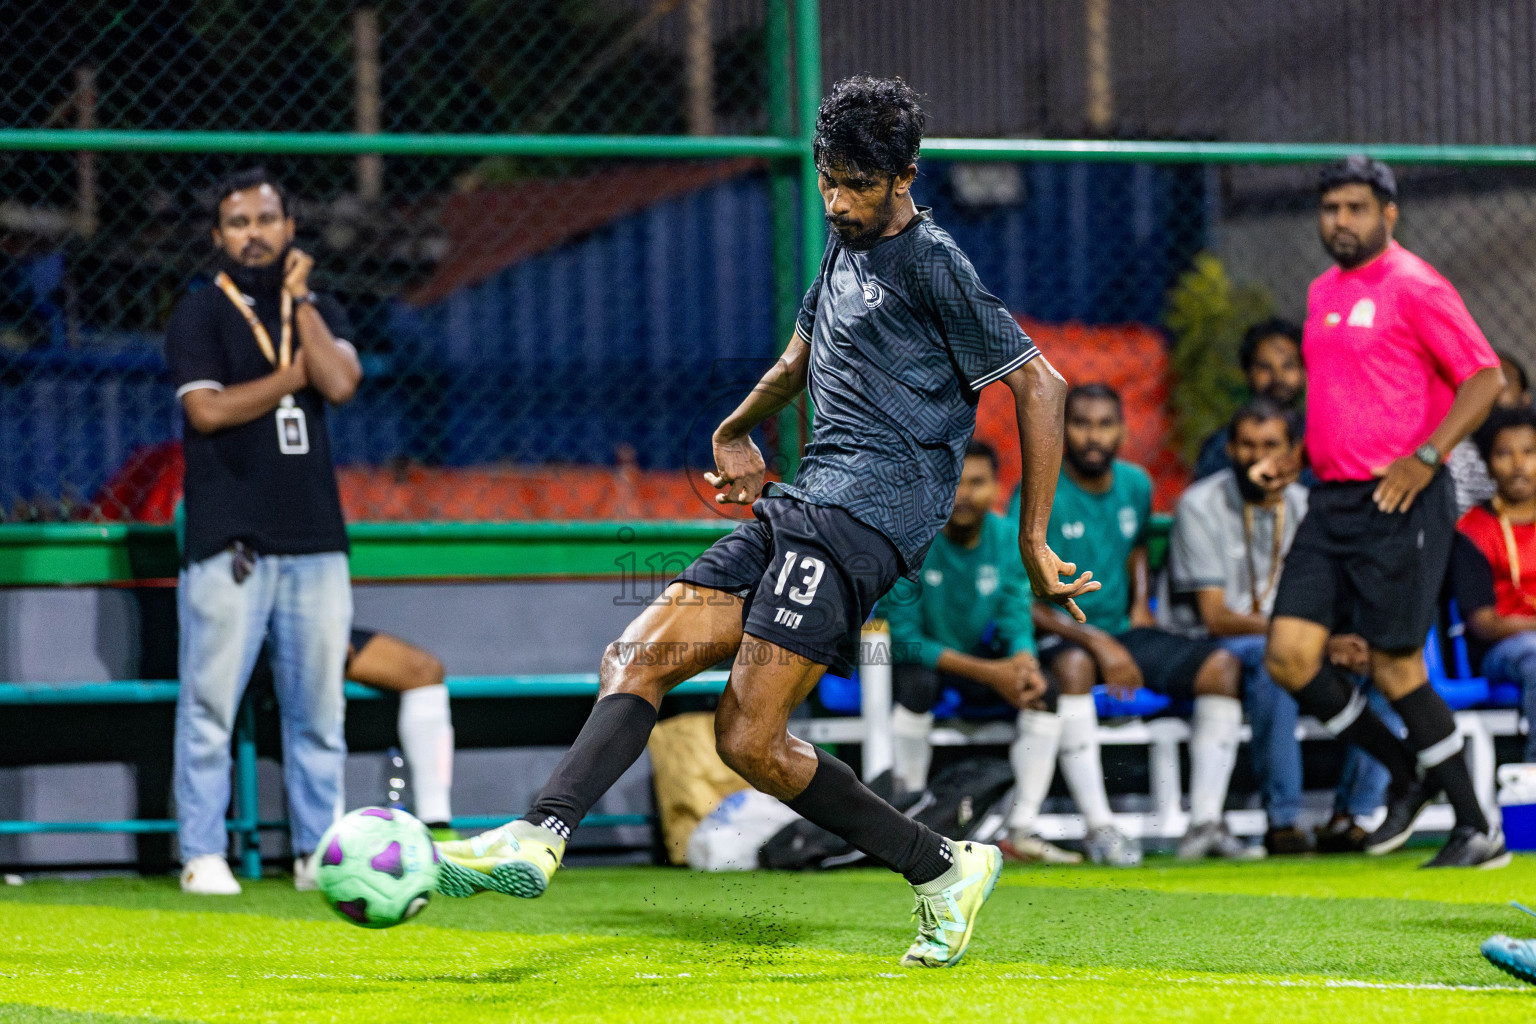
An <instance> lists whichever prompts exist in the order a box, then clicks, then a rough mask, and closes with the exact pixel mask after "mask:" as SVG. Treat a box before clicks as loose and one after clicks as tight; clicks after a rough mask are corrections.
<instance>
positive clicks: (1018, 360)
mask: <svg viewBox="0 0 1536 1024" xmlns="http://www.w3.org/2000/svg"><path fill="white" fill-rule="evenodd" d="M1039 354H1040V350H1039V349H1038V348H1036V347H1035V346H1034V345H1031V346H1029V348H1027V349H1025V350H1024V351H1023V352H1020V353H1019V354H1018V355H1017V356H1015V357H1013V358H1012V359H1010V360H1008V362H1006V363H1004V364H1003V365H1002V366H999V367H998V368H997V369H995V370H993V371H992V372H991V373H989V374H987V375H986V376H984V377H979V378H977V379H976V380H973V381H971V388H972V389H973V390H977V391H979V390H981V389H982V388H984V387H986V386H987V385H988V384H991V383H992V382H993V381H995V380H999V379H1001V378H1003V377H1006V376H1008V374H1010V373H1012V372H1013V371H1014V370H1017V369H1018V368H1019V367H1021V366H1023V365H1024V364H1025V363H1027V362H1029V361H1030V360H1031V359H1033V358H1035V356H1038V355H1039Z"/></svg>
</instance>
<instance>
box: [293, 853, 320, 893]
mask: <svg viewBox="0 0 1536 1024" xmlns="http://www.w3.org/2000/svg"><path fill="white" fill-rule="evenodd" d="M315 856H316V854H313V853H312V854H310V855H309V856H308V857H295V858H294V859H293V887H294V888H295V889H297V890H299V892H312V891H313V890H315V889H318V888H320V882H319V880H318V879H316V877H315Z"/></svg>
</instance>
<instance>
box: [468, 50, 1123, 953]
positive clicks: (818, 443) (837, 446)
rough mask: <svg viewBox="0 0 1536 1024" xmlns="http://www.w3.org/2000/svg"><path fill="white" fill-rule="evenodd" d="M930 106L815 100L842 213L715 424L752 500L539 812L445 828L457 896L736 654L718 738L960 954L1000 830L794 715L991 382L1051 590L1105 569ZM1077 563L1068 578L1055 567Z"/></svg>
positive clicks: (923, 504)
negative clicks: (922, 190) (1066, 531)
mask: <svg viewBox="0 0 1536 1024" xmlns="http://www.w3.org/2000/svg"><path fill="white" fill-rule="evenodd" d="M923 124H924V115H923V112H922V109H921V108H920V107H919V105H918V102H917V96H916V94H915V93H913V91H912V90H911V89H910V88H909V87H908V86H907V85H906V83H904V82H902V81H900V80H899V79H876V78H869V77H865V76H859V77H855V78H849V79H845V80H843V81H841V82H839V83H837V85H836V86H834V87H833V90H832V92H831V94H830V95H829V96H827V98H826V99H825V100H824V101H823V102H822V105H821V109H820V112H819V114H818V117H817V122H816V142H815V156H816V162H817V166H818V168H819V169H820V172H821V173H820V181H819V184H820V190H821V197H822V201H823V203H824V205H825V208H826V213H827V220H828V222H829V224H830V225H831V227H832V229H833V237H832V238H831V239H830V240H829V241H828V244H827V249H826V254H825V256H824V257H823V259H822V264H821V271H820V273H819V274H818V276H817V278H816V281H815V283H814V284H813V285H812V286H811V289H810V291H808V292H807V293H806V296H805V301H804V302H803V303H802V305H801V310H800V316H799V320H798V323H797V326H796V330H795V334H794V336H793V337H792V338H790V339H789V343H788V345H787V346H786V348H785V350H784V354H783V355H782V356H781V357H780V358H779V360H778V361H777V362H776V363H775V364H774V365H773V367H772V368H771V369H770V370H769V371H768V372H767V374H765V375H764V377H763V378H762V380H761V381H760V382H759V383H758V384H757V386H756V387H755V388H754V389H753V391H752V393H751V394H750V395H749V396H748V397H747V398H746V399H745V400H744V401H743V402H742V403H741V405H740V406H739V407H738V408H737V409H736V411H735V412H733V413H731V415H730V416H728V417H726V419H725V422H723V423H721V424H720V426H719V427H718V428H717V429H716V431H715V435H714V455H715V471H714V472H713V473H706V474H705V478H706V479H707V480H708V482H709V484H710V485H711V486H712V487H715V488H716V489H718V491H719V492H720V493H719V494H718V495H717V496H716V501H718V502H720V503H721V504H750V505H751V506H752V510H753V514H754V516H755V519H754V520H753V521H752V522H750V523H746V524H744V525H742V526H740V527H739V528H737V530H736V531H735V532H734V533H732V534H731V535H730V536H728V537H725V538H723V539H722V540H721V541H719V542H718V543H717V544H715V546H714V547H712V548H710V550H709V551H707V552H705V554H704V555H703V556H702V557H700V558H699V560H698V561H696V562H695V563H694V564H693V565H692V566H690V567H689V568H688V569H687V570H685V571H684V572H683V573H682V574H681V575H680V576H678V578H677V579H676V580H674V581H673V582H672V583H671V585H669V586H668V587H667V589H666V590H665V591H664V592H663V594H662V595H661V597H660V598H658V599H657V600H656V602H655V603H654V604H652V605H651V606H650V607H648V608H647V609H646V610H645V611H644V612H642V613H641V614H640V616H639V618H637V619H636V620H635V621H634V622H633V623H631V624H630V626H629V628H628V629H627V630H625V632H624V635H623V637H622V638H620V639H619V640H618V641H617V642H615V643H613V644H611V645H610V646H609V647H608V650H607V652H606V653H605V654H604V657H603V661H602V667H601V672H600V674H601V678H602V690H601V696H600V697H599V699H598V701H597V704H596V706H595V707H594V708H593V711H592V715H591V717H590V718H588V719H587V723H586V725H585V726H584V727H583V729H582V732H581V735H580V736H579V737H578V738H577V740H576V743H575V745H574V746H572V747H571V749H570V751H569V752H568V753H567V754H566V756H565V758H564V759H563V760H562V761H561V763H560V765H559V767H557V768H556V769H555V772H554V774H553V775H552V776H551V777H550V780H549V782H548V783H547V784H546V785H545V787H544V789H543V790H542V791H541V792H540V794H539V796H538V799H537V800H536V801H535V804H534V808H533V810H532V811H530V812H529V813H528V814H527V815H525V816H524V818H522V819H521V820H519V821H514V822H510V823H508V824H506V825H503V826H501V828H499V829H495V830H493V831H491V832H488V833H485V834H483V835H480V836H476V837H474V838H473V839H468V840H464V841H461V842H456V843H443V844H440V849H441V851H442V855H443V858H444V863H443V876H442V877H443V881H442V883H441V886H442V890H443V892H445V893H447V894H449V895H459V896H468V895H472V894H474V893H476V892H482V891H486V890H494V891H497V892H503V893H508V894H511V895H517V896H537V895H539V894H541V893H542V892H543V891H544V889H545V887H546V886H547V885H548V882H549V879H550V877H551V876H552V875H553V874H554V871H555V868H556V867H558V865H559V862H560V857H561V855H562V854H563V853H564V849H565V842H566V840H567V839H568V838H569V836H570V833H571V830H572V829H574V828H575V827H576V826H577V825H578V824H580V822H581V820H582V818H583V817H584V816H585V815H586V813H587V811H588V809H589V808H590V807H591V806H592V804H593V803H594V802H595V801H596V800H597V799H598V798H599V797H600V796H601V795H602V794H603V793H604V792H605V791H606V790H607V789H608V788H609V787H610V786H611V785H613V783H614V782H615V781H617V780H618V778H619V776H620V775H622V774H623V773H624V771H625V770H626V769H628V768H629V766H630V765H631V764H633V763H634V761H635V760H636V758H638V757H639V756H640V753H641V751H643V750H644V749H645V745H646V739H647V737H649V735H650V732H651V728H652V726H653V725H654V724H655V722H656V712H657V708H658V706H659V705H660V703H661V700H662V698H663V697H664V696H666V694H667V692H668V691H669V690H671V689H672V687H674V686H676V685H677V684H678V683H680V682H682V681H683V680H685V679H687V678H689V677H690V676H693V675H695V674H696V673H698V672H700V671H703V670H704V669H707V668H709V667H710V666H711V665H713V664H715V663H716V662H718V661H719V660H720V659H721V657H722V656H726V655H731V654H734V657H735V662H734V665H733V666H732V669H731V677H730V682H729V683H728V684H727V686H726V690H725V693H724V695H723V696H722V697H721V700H720V707H719V711H718V712H717V714H716V722H715V734H716V742H717V748H718V750H719V752H720V755H721V757H722V758H723V759H724V760H725V762H726V763H727V764H728V765H730V766H731V767H732V768H734V769H735V770H736V771H738V772H740V773H741V775H742V776H743V777H745V778H746V779H747V780H748V781H749V782H751V783H752V784H753V785H754V786H756V787H757V788H758V789H759V790H761V791H763V792H765V793H767V794H769V795H771V796H775V797H778V798H779V799H780V800H783V801H785V802H786V803H787V804H788V805H789V806H790V807H791V808H792V809H793V810H794V811H796V812H797V813H798V814H800V815H801V816H803V817H805V818H807V819H808V820H810V821H812V822H814V823H816V824H817V825H820V826H822V827H823V828H825V829H827V830H829V831H831V832H834V833H836V834H837V835H839V836H841V837H842V838H843V839H845V840H847V841H848V842H849V843H850V844H851V845H853V846H854V847H857V848H858V849H860V850H862V851H864V852H865V853H867V854H868V855H869V856H870V857H872V858H873V859H874V860H876V861H878V862H879V863H881V864H884V865H886V866H888V867H890V868H891V869H892V870H894V871H897V872H898V873H900V874H901V875H902V876H903V877H904V878H906V880H907V881H908V882H909V883H911V885H912V888H913V892H914V896H915V899H916V903H917V906H916V917H917V919H918V934H917V939H916V941H914V942H913V943H912V945H911V947H910V948H909V949H908V950H907V952H906V954H905V955H904V956H903V957H902V960H901V963H902V965H903V966H910V967H947V966H950V965H952V964H954V963H956V962H958V961H959V959H960V957H961V956H962V955H963V954H964V952H965V949H966V946H967V944H968V943H969V941H970V937H971V933H972V930H973V928H974V927H975V923H976V918H977V914H978V912H979V911H980V910H981V907H982V904H983V903H984V902H985V901H986V899H987V897H988V896H989V895H990V894H991V892H992V888H993V886H994V885H996V883H997V878H998V874H999V872H1000V871H1001V868H1002V857H1001V854H1000V853H999V851H998V850H997V848H996V847H993V846H986V845H983V844H981V843H974V842H955V841H952V840H949V839H946V838H945V837H943V836H940V835H938V834H936V833H934V832H932V831H930V830H929V829H928V828H926V827H925V826H923V825H922V824H920V823H918V822H916V821H913V820H912V819H910V818H907V817H905V816H904V815H902V814H901V813H900V812H898V811H896V810H895V809H894V808H892V807H891V806H890V805H889V804H887V803H886V802H885V801H883V800H881V799H880V798H879V797H878V796H876V795H875V794H874V793H873V792H871V791H870V790H869V789H868V788H866V787H865V786H864V785H863V784H862V783H861V782H860V781H859V779H858V777H857V776H856V775H855V774H854V773H853V772H852V771H851V770H850V769H849V768H848V766H847V765H845V764H843V763H842V762H841V761H839V760H837V759H836V758H835V757H833V756H832V755H830V754H828V753H827V752H825V751H823V750H819V749H817V748H816V747H813V746H811V745H810V744H809V743H806V742H805V741H804V740H800V739H796V738H795V737H793V736H791V735H790V734H789V731H788V729H787V725H788V720H789V714H790V712H791V711H792V710H793V709H794V708H795V706H796V705H798V704H799V703H800V702H801V701H803V700H804V699H805V698H806V697H807V696H808V695H809V694H810V692H811V690H812V688H814V687H815V685H816V683H817V682H818V681H819V680H820V679H821V676H822V674H823V673H824V672H825V671H826V670H827V669H828V667H829V666H839V667H842V668H844V669H845V670H846V668H847V667H848V666H849V665H851V664H853V663H855V662H856V660H857V653H858V652H857V644H858V641H859V631H860V627H861V625H862V624H863V622H864V620H865V619H866V618H867V617H868V616H869V613H870V611H871V610H872V609H873V608H874V605H875V602H876V601H877V600H878V599H879V598H880V597H882V596H883V595H884V594H885V592H886V591H887V590H889V589H890V587H891V585H892V584H894V583H895V582H896V580H897V579H898V578H900V577H902V576H907V577H914V576H915V574H916V573H917V572H919V571H920V570H921V568H922V564H923V556H924V554H925V553H926V552H927V550H928V545H929V544H930V543H931V542H932V540H933V538H934V535H935V534H937V533H938V531H939V529H940V528H941V527H943V525H944V524H945V522H946V521H947V520H948V518H949V514H950V509H951V507H952V506H953V504H954V500H955V487H956V484H957V482H958V480H959V476H960V468H961V464H962V462H963V461H964V458H965V448H966V443H967V442H968V441H969V440H970V438H971V434H972V432H973V431H974V429H975V425H976V402H977V396H978V394H979V392H980V390H981V388H983V387H984V386H986V385H987V384H989V383H991V382H993V381H998V380H1000V381H1002V382H1003V383H1004V384H1005V386H1007V387H1008V388H1009V390H1011V391H1012V392H1013V395H1014V399H1015V404H1016V407H1017V410H1018V419H1019V439H1020V443H1021V446H1022V450H1023V456H1024V482H1023V492H1024V499H1023V509H1022V513H1021V515H1020V527H1019V551H1020V555H1021V557H1022V560H1023V564H1024V567H1025V569H1027V571H1028V573H1029V577H1030V583H1031V585H1032V587H1033V589H1034V591H1035V593H1036V594H1037V595H1039V597H1041V598H1042V599H1044V600H1048V601H1053V602H1055V603H1057V604H1060V605H1063V606H1065V607H1066V608H1067V609H1068V610H1070V611H1071V612H1072V613H1073V614H1074V615H1076V616H1077V617H1078V618H1079V619H1081V618H1082V615H1081V613H1080V612H1078V610H1077V606H1076V603H1075V602H1074V601H1073V598H1074V597H1075V596H1077V595H1079V594H1082V593H1084V592H1086V591H1088V590H1092V589H1097V587H1098V586H1099V584H1098V583H1096V582H1092V581H1091V575H1092V574H1090V573H1084V574H1083V575H1082V576H1081V577H1078V578H1077V579H1075V580H1074V579H1072V577H1073V576H1074V575H1075V574H1076V571H1077V570H1076V567H1075V566H1073V565H1069V564H1063V563H1062V562H1061V561H1060V560H1059V559H1057V558H1056V556H1055V555H1054V554H1053V553H1052V552H1051V550H1050V548H1049V547H1048V546H1047V544H1046V539H1045V537H1046V524H1047V521H1048V520H1049V518H1050V511H1051V500H1052V496H1053V494H1054V493H1055V488H1056V478H1057V474H1058V471H1059V468H1060V462H1061V444H1062V403H1063V399H1064V396H1065V393H1066V384H1065V382H1064V381H1063V380H1062V379H1061V377H1060V376H1059V375H1058V374H1057V373H1056V371H1055V370H1054V369H1052V368H1051V366H1050V364H1049V363H1048V362H1046V360H1045V359H1044V357H1042V356H1041V355H1040V350H1039V349H1037V348H1036V347H1035V346H1034V344H1033V343H1032V342H1031V341H1030V340H1029V338H1028V336H1026V335H1025V333H1024V332H1023V330H1021V329H1020V327H1019V325H1018V322H1017V321H1016V320H1014V318H1013V317H1012V315H1010V314H1009V312H1008V310H1007V309H1006V308H1005V307H1004V306H1003V304H1002V303H1001V302H1000V301H999V300H998V299H997V298H995V297H994V296H992V295H990V294H988V293H987V291H986V290H985V289H984V288H983V287H982V286H981V283H980V282H979V281H978V280H977V278H976V272H975V270H974V268H972V266H971V264H970V261H969V260H967V259H966V258H965V255H964V254H963V253H962V252H960V250H959V248H958V247H957V246H956V245H955V243H954V240H953V239H951V238H950V237H949V235H948V234H946V233H945V232H944V231H943V230H941V229H940V228H939V227H938V226H937V225H935V224H934V223H933V220H932V218H931V217H930V216H929V214H928V211H927V210H924V209H920V208H919V207H917V206H916V205H915V204H914V203H913V201H912V194H911V189H912V183H913V180H914V179H915V178H916V176H917V157H918V149H919V146H920V144H921V142H922V132H923ZM803 391H808V392H809V393H810V397H811V399H812V401H813V402H814V403H815V408H816V423H815V429H814V432H813V434H812V437H811V441H810V444H809V445H808V446H807V447H806V451H805V456H804V459H803V461H802V462H801V464H800V470H799V472H798V473H797V475H796V477H795V480H794V482H793V483H791V484H777V483H772V484H769V485H768V486H767V488H766V490H765V489H764V475H765V466H764V463H763V457H762V454H761V452H759V451H758V448H757V445H755V444H754V443H753V442H752V439H751V436H750V434H751V431H752V429H753V428H754V427H756V426H757V425H758V424H760V423H762V422H763V421H765V420H767V419H768V418H769V417H771V416H773V415H774V414H775V413H777V412H779V411H780V410H781V409H783V408H785V407H786V406H787V405H789V403H790V402H791V401H793V400H794V399H795V398H796V397H797V396H799V395H800V394H801V392H803ZM1063 576H1066V577H1068V579H1067V580H1066V581H1063V580H1062V577H1063Z"/></svg>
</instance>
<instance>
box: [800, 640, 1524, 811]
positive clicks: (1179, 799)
mask: <svg viewBox="0 0 1536 1024" xmlns="http://www.w3.org/2000/svg"><path fill="white" fill-rule="evenodd" d="M862 653H863V658H862V661H863V662H864V663H863V664H861V665H860V666H859V682H860V684H861V689H860V698H859V702H860V711H859V715H858V717H847V718H813V719H797V720H795V721H794V722H793V723H792V724H791V727H790V728H791V731H792V732H794V733H795V734H796V735H797V736H800V737H801V738H803V739H806V740H808V741H809V742H812V743H857V744H861V745H862V746H863V769H864V777H865V779H872V778H874V777H875V776H877V775H879V774H880V773H881V772H883V771H885V770H886V769H888V768H890V767H891V765H892V762H893V757H892V745H891V666H890V634H889V633H887V632H885V631H883V630H866V631H865V633H864V636H863V647H862ZM1456 726H1457V729H1458V730H1459V731H1460V732H1461V734H1462V736H1463V737H1464V738H1465V741H1466V750H1467V758H1468V762H1469V767H1470V768H1471V771H1472V778H1473V781H1474V783H1475V784H1476V786H1477V795H1478V799H1479V800H1481V801H1482V804H1483V806H1484V808H1485V809H1486V811H1487V813H1488V815H1489V818H1490V820H1492V821H1495V822H1497V821H1498V820H1499V808H1498V802H1497V799H1496V796H1495V793H1496V789H1495V782H1494V767H1495V765H1494V752H1493V741H1494V738H1495V737H1498V736H1518V735H1521V734H1522V733H1523V732H1524V723H1522V722H1521V720H1520V714H1519V712H1517V711H1513V710H1495V711H1459V712H1457V713H1456ZM1242 735H1243V739H1245V740H1246V739H1249V738H1250V733H1249V730H1248V727H1247V726H1246V725H1245V726H1244V727H1243V734H1242ZM1013 738H1014V726H1013V723H1012V722H1011V721H1004V720H993V721H988V722H975V723H972V722H962V721H952V722H944V723H941V724H939V725H938V726H936V727H935V728H934V730H933V734H932V741H933V745H934V746H935V747H964V746H1006V745H1007V744H1009V743H1012V742H1013ZM1296 738H1297V739H1298V740H1328V739H1332V736H1331V735H1330V734H1329V733H1328V732H1327V731H1326V730H1324V729H1323V727H1322V724H1321V723H1319V722H1318V721H1317V720H1316V719H1314V718H1310V717H1303V718H1302V719H1301V721H1300V722H1299V723H1298V724H1297V726H1296ZM1187 742H1189V723H1188V722H1186V721H1184V720H1183V719H1180V718H1154V719H1151V720H1150V721H1142V720H1140V719H1131V720H1128V721H1124V722H1115V723H1110V724H1101V725H1100V726H1099V743H1100V744H1102V745H1104V746H1139V747H1146V748H1147V767H1148V769H1149V775H1150V779H1151V786H1150V789H1151V794H1150V796H1151V803H1152V809H1151V810H1150V811H1147V812H1145V813H1134V814H1117V815H1115V821H1116V824H1117V825H1118V826H1119V828H1120V829H1121V831H1123V832H1125V833H1126V834H1127V835H1130V836H1134V837H1137V838H1147V839H1178V838H1179V837H1181V836H1183V835H1184V832H1185V831H1186V830H1187V829H1188V827H1189V814H1188V813H1187V812H1186V811H1185V810H1184V803H1183V798H1184V792H1183V786H1182V784H1181V782H1180V773H1179V744H1181V743H1187ZM1039 824H1040V833H1041V835H1042V837H1044V838H1046V839H1081V838H1082V837H1083V834H1084V828H1083V820H1082V818H1081V817H1080V816H1078V815H1076V814H1043V815H1041V816H1040V819H1039ZM1451 824H1452V815H1451V809H1450V807H1449V805H1446V804H1435V805H1432V806H1430V807H1429V808H1427V809H1426V810H1425V812H1424V815H1423V817H1421V818H1420V819H1419V827H1420V828H1421V829H1423V830H1425V831H1432V832H1438V831H1449V830H1450V828H1451ZM1266 826H1267V820H1266V817H1265V814H1264V812H1263V811H1262V810H1251V811H1228V812H1227V827H1228V828H1230V829H1231V830H1232V832H1233V834H1235V835H1240V836H1256V835H1263V834H1264V830H1265V828H1266Z"/></svg>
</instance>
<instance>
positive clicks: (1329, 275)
mask: <svg viewBox="0 0 1536 1024" xmlns="http://www.w3.org/2000/svg"><path fill="white" fill-rule="evenodd" d="M1342 273H1343V271H1342V270H1340V269H1339V265H1338V264H1337V263H1335V264H1334V265H1333V266H1331V267H1329V268H1328V269H1327V270H1325V271H1323V272H1322V273H1321V274H1318V275H1317V276H1316V277H1314V278H1313V279H1312V283H1311V284H1309V285H1307V303H1308V305H1310V304H1311V303H1312V300H1313V299H1315V298H1316V297H1317V295H1318V293H1320V292H1325V291H1327V290H1328V289H1329V288H1332V287H1333V286H1334V285H1336V284H1338V282H1339V275H1340V274H1342Z"/></svg>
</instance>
